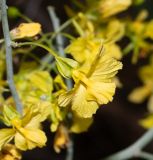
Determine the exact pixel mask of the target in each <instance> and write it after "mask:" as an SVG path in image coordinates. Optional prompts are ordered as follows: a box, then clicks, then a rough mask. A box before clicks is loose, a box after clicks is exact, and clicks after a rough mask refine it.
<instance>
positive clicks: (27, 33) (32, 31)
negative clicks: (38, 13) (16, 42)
mask: <svg viewBox="0 0 153 160" xmlns="http://www.w3.org/2000/svg"><path fill="white" fill-rule="evenodd" d="M40 32H41V25H40V24H39V23H21V24H20V25H19V26H18V27H17V28H15V29H13V30H11V32H10V34H11V37H12V39H20V38H26V37H34V36H36V35H37V34H39V33H40Z"/></svg>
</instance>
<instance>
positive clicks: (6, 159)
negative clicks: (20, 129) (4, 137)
mask: <svg viewBox="0 0 153 160" xmlns="http://www.w3.org/2000/svg"><path fill="white" fill-rule="evenodd" d="M21 158H22V156H21V153H20V152H19V150H18V149H17V148H16V147H15V146H14V145H12V144H6V145H5V146H4V147H3V149H2V151H1V152H0V159H1V160H21Z"/></svg>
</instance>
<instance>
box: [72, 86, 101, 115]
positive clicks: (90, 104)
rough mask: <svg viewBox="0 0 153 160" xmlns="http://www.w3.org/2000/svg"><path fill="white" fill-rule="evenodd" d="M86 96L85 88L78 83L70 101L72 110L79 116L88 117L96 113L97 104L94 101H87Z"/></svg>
mask: <svg viewBox="0 0 153 160" xmlns="http://www.w3.org/2000/svg"><path fill="white" fill-rule="evenodd" d="M86 96H87V92H86V88H85V87H84V86H83V85H80V86H79V88H78V90H77V92H76V93H75V95H74V98H73V101H72V110H73V111H75V112H76V113H77V114H78V116H80V117H84V118H89V117H92V115H93V114H95V113H96V111H97V109H98V104H97V102H95V101H87V99H86Z"/></svg>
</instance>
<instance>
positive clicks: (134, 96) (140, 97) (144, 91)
mask: <svg viewBox="0 0 153 160" xmlns="http://www.w3.org/2000/svg"><path fill="white" fill-rule="evenodd" d="M150 94H151V90H150V88H148V86H142V87H138V88H136V89H134V90H133V91H132V93H130V95H129V96H128V99H129V100H130V101H131V102H134V103H142V102H143V101H144V100H145V99H146V98H147V97H148V96H149V95H150Z"/></svg>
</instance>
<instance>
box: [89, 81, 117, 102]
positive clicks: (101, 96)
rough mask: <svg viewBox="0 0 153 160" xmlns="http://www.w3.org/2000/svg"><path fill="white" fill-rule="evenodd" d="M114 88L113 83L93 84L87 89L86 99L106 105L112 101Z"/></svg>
mask: <svg viewBox="0 0 153 160" xmlns="http://www.w3.org/2000/svg"><path fill="white" fill-rule="evenodd" d="M115 88H116V86H115V83H102V82H93V83H91V85H90V87H89V86H88V88H87V93H88V95H87V99H88V100H89V101H90V100H95V101H96V102H98V103H99V104H107V103H108V102H109V101H112V99H113V95H114V93H115Z"/></svg>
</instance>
